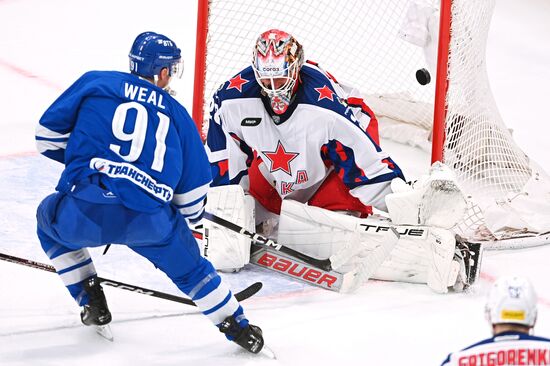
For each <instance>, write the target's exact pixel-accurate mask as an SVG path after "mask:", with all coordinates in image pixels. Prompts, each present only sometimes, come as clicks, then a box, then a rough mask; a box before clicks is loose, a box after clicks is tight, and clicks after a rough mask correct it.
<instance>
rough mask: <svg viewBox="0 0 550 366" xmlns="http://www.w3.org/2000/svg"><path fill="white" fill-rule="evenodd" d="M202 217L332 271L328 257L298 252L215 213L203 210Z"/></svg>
mask: <svg viewBox="0 0 550 366" xmlns="http://www.w3.org/2000/svg"><path fill="white" fill-rule="evenodd" d="M203 217H204V218H205V219H207V220H209V221H211V222H213V223H214V224H217V225H219V226H222V227H225V228H226V229H229V230H231V231H234V232H236V233H239V234H241V235H243V236H246V237H247V238H250V239H252V240H253V241H254V242H256V243H258V244H260V245H262V246H264V247H268V248H272V249H275V250H276V251H278V252H281V253H284V254H287V255H290V256H293V257H295V258H297V259H299V260H301V261H302V262H304V263H306V264H309V265H312V266H314V267H317V268H319V269H322V270H323V271H327V272H330V271H332V263H331V261H330V259H317V258H313V257H310V256H309V255H306V254H303V253H300V252H298V251H297V250H294V249H292V248H289V247H285V246H284V245H282V244H279V243H277V242H275V241H274V240H271V239H268V238H266V237H265V236H262V235H260V234H257V233H254V232H250V231H248V230H246V229H245V228H243V227H241V226H239V225H237V224H234V223H232V222H230V221H228V220H226V219H224V218H222V217H219V216H216V215H214V214H212V213H210V212H204V216H203Z"/></svg>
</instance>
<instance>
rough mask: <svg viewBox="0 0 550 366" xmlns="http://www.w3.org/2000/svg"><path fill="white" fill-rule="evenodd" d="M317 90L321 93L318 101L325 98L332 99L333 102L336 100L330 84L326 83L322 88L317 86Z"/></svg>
mask: <svg viewBox="0 0 550 366" xmlns="http://www.w3.org/2000/svg"><path fill="white" fill-rule="evenodd" d="M315 90H316V91H317V92H318V93H319V99H317V101H319V100H322V99H325V98H326V99H330V101H331V102H333V101H334V98H333V97H332V96H333V95H334V92H333V91H332V90H330V88H329V87H328V86H326V85H324V86H323V87H322V88H315Z"/></svg>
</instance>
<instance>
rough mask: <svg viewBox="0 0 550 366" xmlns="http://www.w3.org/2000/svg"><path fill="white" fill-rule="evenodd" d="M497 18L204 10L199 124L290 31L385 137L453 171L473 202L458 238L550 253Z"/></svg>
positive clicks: (406, 0) (278, 8) (231, 6)
mask: <svg viewBox="0 0 550 366" xmlns="http://www.w3.org/2000/svg"><path fill="white" fill-rule="evenodd" d="M493 8H494V0H493V1H489V0H487V1H474V0H443V1H441V3H440V2H439V1H435V2H433V3H432V2H427V0H424V2H422V3H421V2H419V1H418V0H416V2H415V1H411V0H369V1H364V0H355V1H354V0H347V1H330V0H301V1H288V0H286V1H282V0H235V1H230V0H199V12H198V14H199V16H198V24H197V53H196V62H195V90H194V101H193V118H194V120H195V121H197V123H198V124H199V125H200V126H199V129H202V130H203V131H204V129H205V128H207V125H206V124H207V116H208V103H209V100H210V97H211V96H212V94H213V93H214V91H215V90H216V88H217V87H218V86H219V84H220V83H221V82H223V81H225V80H227V79H228V78H229V77H230V76H232V75H234V74H235V73H237V72H238V71H239V70H241V69H242V68H244V67H246V66H247V65H249V64H250V61H251V55H252V48H253V45H254V42H255V40H256V38H257V36H258V35H259V34H260V33H261V32H263V31H265V30H267V29H271V28H280V29H283V30H285V31H287V32H289V33H291V34H293V35H294V36H295V37H296V38H297V39H298V40H299V41H300V42H301V43H302V45H304V50H305V56H306V59H310V60H314V61H316V62H318V63H319V64H320V65H321V66H322V67H323V68H325V69H326V70H328V71H330V72H331V74H333V75H335V76H336V78H337V79H338V80H339V81H340V82H343V83H344V84H348V85H353V86H355V87H357V88H359V89H360V90H361V91H362V93H363V96H364V99H365V100H366V102H367V104H368V105H369V106H370V107H371V108H372V109H373V110H374V112H375V113H376V114H377V117H378V119H379V121H380V134H381V136H382V137H391V138H392V139H396V140H398V141H399V142H403V143H406V144H409V145H413V146H416V147H417V148H420V149H424V150H430V151H431V153H432V161H436V160H443V161H444V162H445V163H446V164H447V165H449V166H450V167H451V168H453V170H454V171H455V172H456V174H457V177H458V180H459V182H460V184H461V186H462V188H463V190H464V191H465V192H466V193H467V195H468V196H469V197H470V198H471V203H470V208H469V211H468V214H467V216H466V217H465V218H464V221H463V222H462V223H460V224H459V225H458V226H457V227H456V231H457V232H458V233H460V234H461V235H463V236H466V237H468V238H470V239H475V240H488V241H489V242H490V243H491V246H497V247H524V246H530V245H539V244H544V243H546V242H550V235H549V234H548V232H549V231H550V189H549V185H548V181H546V175H545V173H544V172H543V171H541V170H540V169H539V168H537V167H536V166H535V165H534V163H532V162H531V161H530V159H529V158H528V157H527V156H526V155H525V154H524V153H523V152H522V151H521V150H520V149H519V148H518V147H517V145H516V144H515V143H514V141H513V139H512V135H511V133H510V132H509V131H508V129H507V128H506V126H505V124H504V123H503V121H502V119H501V117H500V115H499V112H498V109H497V107H496V104H495V102H494V100H493V97H492V94H491V90H490V86H489V82H488V77H487V71H486V63H485V44H486V41H487V35H488V30H489V25H490V20H491V16H492V13H493ZM422 69H425V70H427V72H419V75H418V76H419V77H420V78H417V71H418V70H422ZM428 74H429V75H430V79H431V80H430V81H429V82H427V81H428V80H426V77H427V76H428ZM422 78H424V80H422ZM426 82H427V83H426ZM432 137H433V138H432ZM390 153H391V151H390ZM405 173H406V172H405Z"/></svg>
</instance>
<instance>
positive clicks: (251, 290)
mask: <svg viewBox="0 0 550 366" xmlns="http://www.w3.org/2000/svg"><path fill="white" fill-rule="evenodd" d="M0 259H1V260H4V261H7V262H11V263H15V264H21V265H23V266H27V267H32V268H36V269H40V270H42V271H46V272H52V273H56V271H55V268H54V267H53V266H51V265H49V264H45V263H40V262H35V261H33V260H30V259H25V258H20V257H14V256H11V255H8V254H3V253H0ZM97 279H98V281H99V282H100V283H102V284H103V285H107V286H111V287H116V288H119V289H121V290H127V291H132V292H136V293H138V294H142V295H148V296H152V297H158V298H159V299H164V300H169V301H174V302H179V303H180V304H185V305H191V306H197V305H196V304H195V303H194V302H193V300H191V299H187V298H185V297H180V296H176V295H172V294H167V293H165V292H160V291H157V290H151V289H148V288H145V287H139V286H135V285H130V284H127V283H124V282H119V281H115V280H111V279H108V278H103V277H98V278H97ZM262 286H263V284H262V283H261V282H255V283H253V284H252V285H250V286H248V287H247V288H245V289H244V290H242V291H240V292H237V293H236V294H235V298H236V299H237V301H243V300H246V299H248V298H249V297H252V296H254V295H255V294H256V293H257V292H258V291H260V290H261V288H262Z"/></svg>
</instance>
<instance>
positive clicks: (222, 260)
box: [200, 185, 255, 272]
mask: <svg viewBox="0 0 550 366" xmlns="http://www.w3.org/2000/svg"><path fill="white" fill-rule="evenodd" d="M254 205H255V202H254V198H252V197H251V196H249V195H245V194H244V191H243V189H242V187H241V186H239V185H227V186H219V187H213V188H211V189H210V191H209V192H208V197H207V203H206V210H207V211H208V212H210V213H212V214H214V215H217V216H220V217H223V218H224V219H226V220H229V221H231V222H232V223H235V224H237V225H239V226H242V227H244V228H246V229H247V230H250V231H254ZM203 227H204V228H203V230H204V232H203V239H202V240H201V242H200V247H201V254H202V255H203V256H204V257H206V258H208V259H209V260H210V261H211V262H212V264H213V265H214V267H215V268H216V269H217V270H221V271H230V272H233V271H236V270H239V269H241V268H242V267H243V266H244V265H246V264H247V263H248V262H249V261H250V239H248V238H246V237H244V236H242V235H240V234H238V233H235V232H233V231H230V230H228V229H226V228H223V227H220V226H217V225H215V224H213V223H211V222H210V221H208V220H203Z"/></svg>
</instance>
